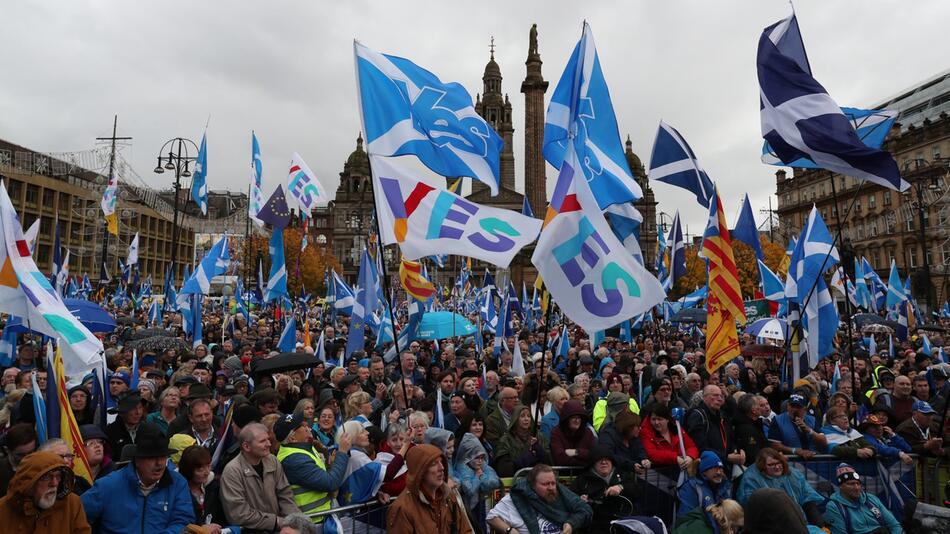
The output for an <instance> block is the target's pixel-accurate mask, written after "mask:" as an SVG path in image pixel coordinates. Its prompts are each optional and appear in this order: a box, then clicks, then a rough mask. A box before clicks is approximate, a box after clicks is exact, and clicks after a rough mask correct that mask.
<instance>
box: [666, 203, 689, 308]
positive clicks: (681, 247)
mask: <svg viewBox="0 0 950 534" xmlns="http://www.w3.org/2000/svg"><path fill="white" fill-rule="evenodd" d="M666 243H667V246H668V247H669V248H670V265H669V276H668V277H667V278H666V279H665V280H664V281H663V282H664V289H666V290H667V291H669V290H670V289H672V288H673V286H675V285H676V281H677V280H679V279H680V278H682V277H684V276H686V243H684V242H683V227H682V225H681V223H680V212H679V210H676V215H674V216H673V224H672V225H671V226H670V235H668V236H667V237H666Z"/></svg>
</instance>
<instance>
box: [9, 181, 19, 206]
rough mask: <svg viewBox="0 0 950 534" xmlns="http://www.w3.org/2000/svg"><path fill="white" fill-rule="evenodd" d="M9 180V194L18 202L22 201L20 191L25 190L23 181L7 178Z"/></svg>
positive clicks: (14, 201)
mask: <svg viewBox="0 0 950 534" xmlns="http://www.w3.org/2000/svg"><path fill="white" fill-rule="evenodd" d="M5 181H6V182H7V194H9V195H10V199H11V200H12V201H13V203H14V207H16V204H18V203H19V202H20V192H21V191H22V190H23V183H22V182H19V181H17V180H5Z"/></svg>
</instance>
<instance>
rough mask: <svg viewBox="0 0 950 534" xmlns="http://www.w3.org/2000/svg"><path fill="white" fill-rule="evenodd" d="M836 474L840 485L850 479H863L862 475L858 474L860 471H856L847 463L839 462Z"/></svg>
mask: <svg viewBox="0 0 950 534" xmlns="http://www.w3.org/2000/svg"><path fill="white" fill-rule="evenodd" d="M835 475H836V476H837V478H838V485H839V486H840V485H842V484H844V483H845V482H848V481H849V480H857V481H860V480H861V476H860V475H858V472H857V471H855V470H854V468H853V467H851V466H850V465H848V464H845V463H841V464H838V470H837V471H836V472H835Z"/></svg>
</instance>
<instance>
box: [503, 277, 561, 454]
mask: <svg viewBox="0 0 950 534" xmlns="http://www.w3.org/2000/svg"><path fill="white" fill-rule="evenodd" d="M538 276H540V274H538ZM544 286H545V283H544V282H541V292H542V293H543V291H544ZM553 307H554V301H549V302H548V309H547V310H546V311H545V313H544V330H543V331H544V335H543V337H542V338H541V339H542V341H541V375H540V376H539V377H538V404H537V406H536V407H535V409H534V415H535V418H534V435H535V437H537V436H538V432H540V431H541V422H540V419H541V389H542V388H541V379H542V378H543V377H544V356H545V354H546V353H547V350H548V333H549V331H550V327H549V326H548V322H549V321H550V320H551V308H553ZM564 335H567V333H566V332H565V333H564ZM517 342H518V340H517V339H515V343H517ZM551 365H554V353H553V352H552V353H551Z"/></svg>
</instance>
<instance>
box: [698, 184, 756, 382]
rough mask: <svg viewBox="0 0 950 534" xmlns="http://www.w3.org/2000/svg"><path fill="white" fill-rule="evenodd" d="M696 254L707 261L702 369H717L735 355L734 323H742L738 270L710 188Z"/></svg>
mask: <svg viewBox="0 0 950 534" xmlns="http://www.w3.org/2000/svg"><path fill="white" fill-rule="evenodd" d="M699 254H700V256H702V257H703V258H706V259H707V260H709V268H708V272H709V283H708V285H709V298H708V299H707V304H706V307H707V319H706V321H707V322H706V371H708V372H709V373H713V372H715V371H716V370H717V369H719V368H720V367H722V366H723V365H725V364H726V363H728V362H729V361H730V360H732V359H733V358H735V357H736V356H739V353H740V349H739V334H738V332H737V331H736V322H738V323H739V324H740V325H744V324H745V322H746V316H745V306H744V305H743V302H742V291H741V289H740V288H739V273H738V270H737V269H736V260H735V257H734V256H733V254H732V239H731V238H730V236H729V227H728V226H727V225H726V217H725V214H724V213H723V210H722V201H721V200H720V198H719V192H718V190H716V189H715V188H714V189H713V193H712V198H711V199H710V201H709V221H708V223H707V226H706V231H705V232H704V233H703V243H702V246H701V247H700V252H699Z"/></svg>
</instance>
